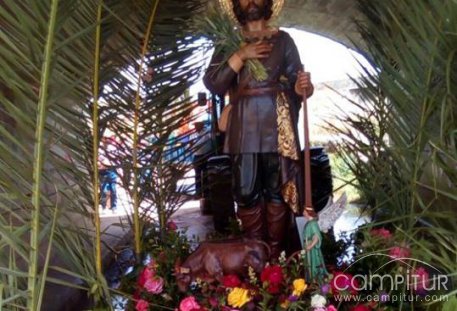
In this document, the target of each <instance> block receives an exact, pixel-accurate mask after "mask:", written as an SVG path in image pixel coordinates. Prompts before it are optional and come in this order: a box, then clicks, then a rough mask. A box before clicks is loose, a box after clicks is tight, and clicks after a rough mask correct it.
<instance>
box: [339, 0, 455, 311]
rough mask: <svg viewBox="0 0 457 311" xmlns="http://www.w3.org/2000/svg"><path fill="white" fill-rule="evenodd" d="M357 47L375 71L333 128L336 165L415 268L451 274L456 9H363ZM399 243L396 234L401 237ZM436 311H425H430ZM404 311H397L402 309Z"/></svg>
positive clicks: (449, 4)
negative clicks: (339, 162)
mask: <svg viewBox="0 0 457 311" xmlns="http://www.w3.org/2000/svg"><path fill="white" fill-rule="evenodd" d="M359 10H360V12H361V14H362V16H363V19H361V20H360V21H359V23H358V27H359V30H360V34H361V36H362V38H363V44H361V45H360V46H359V51H360V52H362V53H363V54H364V55H365V56H366V58H367V59H368V61H369V63H370V64H371V68H363V67H362V72H363V73H364V75H363V77H362V78H361V79H360V80H356V79H354V82H355V83H357V85H358V86H359V90H360V101H354V102H353V104H354V106H355V107H356V108H357V109H356V112H354V113H348V114H346V115H345V116H344V117H342V120H341V121H343V122H344V124H345V125H346V127H345V128H339V129H336V130H337V132H338V133H339V134H341V135H342V136H343V137H344V138H345V141H344V142H343V143H342V144H341V145H340V146H339V147H338V149H339V150H340V151H341V155H340V156H341V158H342V159H343V160H344V162H345V165H346V166H347V167H348V168H349V170H350V171H351V173H352V174H353V175H354V176H355V177H356V179H357V185H358V187H359V189H360V191H361V193H362V197H363V198H364V199H365V200H366V202H365V203H366V204H368V206H370V207H371V212H372V215H373V216H374V220H375V221H376V222H377V223H379V224H384V225H389V226H392V228H395V230H396V231H397V234H398V236H399V239H400V240H402V241H403V243H405V244H407V245H408V246H409V247H410V248H411V250H412V252H413V254H415V255H417V256H418V257H417V258H418V259H423V260H427V261H429V262H430V263H431V264H433V265H436V266H438V267H439V268H440V269H443V270H444V271H447V273H451V272H452V271H455V270H456V269H457V261H456V260H455V258H456V256H457V248H456V247H455V243H454V242H453V241H455V239H457V235H456V231H455V228H454V227H453V226H454V225H453V224H452V222H453V220H451V219H455V206H456V200H457V193H456V189H457V187H456V185H457V178H456V175H455V165H456V163H457V148H456V142H457V140H456V135H455V134H456V132H455V124H456V123H455V122H456V121H455V120H456V117H457V110H456V107H457V104H456V102H457V100H456V99H457V92H456V88H455V87H453V85H455V83H456V82H457V62H456V59H455V55H456V53H455V46H457V36H456V35H455V29H457V24H456V23H457V19H456V16H457V3H456V2H455V1H450V0H445V1H423V0H421V1H416V0H406V1H390V0H388V1H382V2H379V1H378V2H375V1H366V0H360V1H359ZM397 234H396V235H397ZM437 305H440V303H437V304H435V306H430V308H436V307H437ZM401 308H402V306H400V309H401Z"/></svg>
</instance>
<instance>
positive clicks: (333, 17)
mask: <svg viewBox="0 0 457 311" xmlns="http://www.w3.org/2000/svg"><path fill="white" fill-rule="evenodd" d="M360 19H361V16H360V13H359V12H358V10H357V0H285V4H284V9H283V11H282V13H281V15H280V18H279V21H278V22H279V25H281V26H283V27H293V28H296V29H300V30H304V31H308V32H312V33H315V34H318V35H322V36H324V37H327V38H329V39H332V40H335V41H337V42H339V43H342V44H344V45H346V46H347V47H350V48H353V47H354V44H353V42H355V43H356V44H358V43H360V42H361V40H360V36H359V34H358V31H357V28H356V25H355V23H354V21H355V20H360Z"/></svg>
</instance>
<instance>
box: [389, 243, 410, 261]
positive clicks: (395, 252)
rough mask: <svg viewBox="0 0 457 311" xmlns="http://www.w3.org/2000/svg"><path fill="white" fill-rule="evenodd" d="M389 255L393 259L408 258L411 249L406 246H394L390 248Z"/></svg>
mask: <svg viewBox="0 0 457 311" xmlns="http://www.w3.org/2000/svg"><path fill="white" fill-rule="evenodd" d="M389 255H390V257H392V258H394V259H400V258H409V256H411V250H410V249H409V248H408V247H403V246H394V247H392V248H391V249H390V251H389Z"/></svg>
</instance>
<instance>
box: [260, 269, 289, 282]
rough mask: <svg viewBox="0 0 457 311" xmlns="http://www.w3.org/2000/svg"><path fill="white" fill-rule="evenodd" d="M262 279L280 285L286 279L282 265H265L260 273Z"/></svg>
mask: <svg viewBox="0 0 457 311" xmlns="http://www.w3.org/2000/svg"><path fill="white" fill-rule="evenodd" d="M260 280H261V281H262V282H269V284H276V285H279V284H280V283H281V282H282V281H283V280H284V275H283V274H282V269H281V267H280V266H278V265H274V266H267V267H265V268H264V269H263V271H262V273H261V274H260Z"/></svg>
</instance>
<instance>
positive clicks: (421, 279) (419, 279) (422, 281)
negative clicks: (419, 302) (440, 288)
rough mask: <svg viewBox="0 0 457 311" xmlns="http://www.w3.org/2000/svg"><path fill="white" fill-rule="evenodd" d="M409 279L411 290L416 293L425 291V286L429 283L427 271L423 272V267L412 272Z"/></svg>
mask: <svg viewBox="0 0 457 311" xmlns="http://www.w3.org/2000/svg"><path fill="white" fill-rule="evenodd" d="M411 279H412V280H411V285H412V288H413V289H414V290H416V291H419V292H423V291H424V290H426V287H427V284H428V282H429V274H428V271H427V270H425V268H424V267H419V268H417V269H416V270H415V271H413V273H412V275H411Z"/></svg>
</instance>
